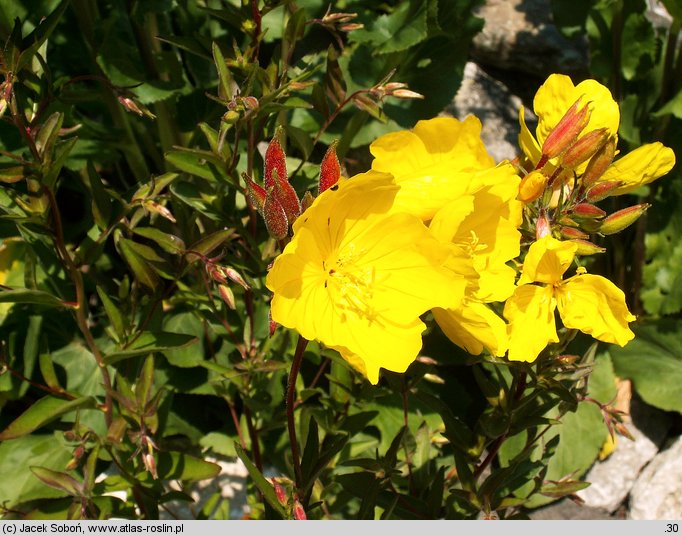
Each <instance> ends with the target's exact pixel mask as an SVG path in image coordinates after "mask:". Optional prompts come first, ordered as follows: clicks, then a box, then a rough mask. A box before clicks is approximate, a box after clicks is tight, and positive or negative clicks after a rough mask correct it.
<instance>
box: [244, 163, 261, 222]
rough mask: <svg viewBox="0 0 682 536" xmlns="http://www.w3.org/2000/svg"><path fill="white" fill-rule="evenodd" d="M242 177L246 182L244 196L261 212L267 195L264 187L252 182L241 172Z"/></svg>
mask: <svg viewBox="0 0 682 536" xmlns="http://www.w3.org/2000/svg"><path fill="white" fill-rule="evenodd" d="M242 178H243V179H244V182H245V183H246V196H247V197H248V199H249V202H250V203H251V205H253V207H254V208H255V209H256V210H257V211H258V212H260V213H261V214H262V213H263V206H264V205H265V197H266V195H267V193H266V192H265V188H263V187H262V186H259V185H258V184H256V183H255V182H253V181H252V180H251V179H250V178H249V177H248V175H247V174H246V173H243V174H242Z"/></svg>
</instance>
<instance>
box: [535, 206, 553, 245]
mask: <svg viewBox="0 0 682 536" xmlns="http://www.w3.org/2000/svg"><path fill="white" fill-rule="evenodd" d="M550 234H552V226H551V225H550V224H549V220H548V219H547V215H546V214H545V212H544V211H542V212H540V215H539V216H538V219H537V221H536V222H535V239H536V240H540V239H541V238H544V237H545V236H548V235H550Z"/></svg>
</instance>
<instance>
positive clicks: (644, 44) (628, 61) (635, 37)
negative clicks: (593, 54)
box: [621, 14, 658, 80]
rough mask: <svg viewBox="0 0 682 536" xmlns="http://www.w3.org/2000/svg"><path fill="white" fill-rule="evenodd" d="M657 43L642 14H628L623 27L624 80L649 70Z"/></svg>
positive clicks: (622, 68)
mask: <svg viewBox="0 0 682 536" xmlns="http://www.w3.org/2000/svg"><path fill="white" fill-rule="evenodd" d="M657 47H658V43H657V40H656V35H655V34H654V29H653V27H652V25H651V22H649V19H647V18H646V16H645V15H643V14H641V15H640V14H630V16H629V17H627V19H626V21H625V25H624V27H623V50H622V53H621V70H622V71H623V76H624V77H625V79H626V80H632V79H633V78H635V77H637V76H641V75H642V74H644V73H646V72H648V71H650V70H651V68H652V67H653V65H654V58H655V56H656V53H657Z"/></svg>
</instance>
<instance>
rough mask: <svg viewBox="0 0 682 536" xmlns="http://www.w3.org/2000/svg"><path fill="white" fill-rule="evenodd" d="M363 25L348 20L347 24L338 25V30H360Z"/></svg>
mask: <svg viewBox="0 0 682 536" xmlns="http://www.w3.org/2000/svg"><path fill="white" fill-rule="evenodd" d="M364 27H365V25H364V24H361V23H359V22H349V23H348V24H342V25H341V26H339V30H341V31H342V32H352V31H354V30H362V29H363V28H364Z"/></svg>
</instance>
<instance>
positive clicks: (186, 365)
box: [0, 0, 682, 519]
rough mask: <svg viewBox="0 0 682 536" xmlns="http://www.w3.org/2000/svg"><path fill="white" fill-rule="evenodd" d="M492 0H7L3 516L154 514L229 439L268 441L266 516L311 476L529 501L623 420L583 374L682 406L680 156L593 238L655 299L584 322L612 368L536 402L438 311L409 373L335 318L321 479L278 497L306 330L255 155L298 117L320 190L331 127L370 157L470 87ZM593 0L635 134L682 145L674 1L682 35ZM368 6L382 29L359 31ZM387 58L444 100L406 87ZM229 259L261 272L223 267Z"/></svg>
mask: <svg viewBox="0 0 682 536" xmlns="http://www.w3.org/2000/svg"><path fill="white" fill-rule="evenodd" d="M476 4H477V2H476V1H474V0H471V1H468V0H456V1H450V2H437V1H436V0H428V1H422V0H402V1H387V2H382V3H378V2H374V1H370V0H356V1H352V0H348V1H339V2H336V3H334V5H333V12H336V13H357V17H356V18H352V19H348V20H342V21H341V22H339V21H338V20H337V21H332V22H328V21H327V22H325V21H323V18H324V16H325V12H326V9H327V7H328V6H327V2H323V1H321V0H320V1H318V0H298V1H296V2H287V1H265V2H254V3H251V2H248V1H246V0H245V1H244V2H241V3H240V2H237V1H225V2H218V1H207V2H201V1H199V0H186V1H171V0H158V1H156V0H154V1H144V2H141V1H140V2H136V1H122V0H120V1H111V2H104V3H93V2H88V1H87V0H80V1H79V0H71V1H70V2H69V1H61V2H59V1H52V2H47V1H45V2H29V1H18V0H13V1H11V2H8V3H7V7H5V8H4V9H3V10H2V12H1V13H0V37H1V38H2V41H3V43H6V44H5V47H4V52H3V74H4V76H5V80H12V81H13V91H14V93H13V98H12V104H11V105H12V106H15V109H9V108H8V109H7V110H6V111H5V113H4V115H3V121H2V122H1V123H0V146H1V148H2V151H3V153H2V156H0V165H1V169H0V182H1V184H0V214H1V215H2V219H1V220H0V240H1V244H2V245H1V246H0V284H2V285H3V287H2V288H3V290H2V292H0V345H1V346H0V355H1V357H2V365H3V374H2V375H1V376H0V407H1V412H0V430H3V431H2V432H1V433H0V439H1V440H2V441H1V443H0V473H2V474H3V475H5V478H3V481H2V483H0V503H2V506H3V508H4V509H5V516H6V517H10V518H11V517H29V518H30V517H33V518H45V517H55V518H63V517H99V518H108V517H112V516H118V517H129V518H139V517H142V518H152V519H153V518H158V517H159V515H161V513H162V512H163V511H164V510H165V509H172V507H171V506H168V505H169V504H170V502H171V501H183V500H188V499H189V496H188V494H187V492H188V491H189V489H190V487H191V484H192V483H193V482H196V481H199V480H201V479H205V478H213V477H215V476H216V474H217V472H218V470H219V468H218V467H217V466H216V465H215V464H213V463H211V462H208V461H205V458H207V457H209V456H216V455H218V456H226V457H237V456H239V457H240V458H241V459H242V460H243V461H244V462H245V463H246V464H247V467H248V468H249V471H250V473H251V480H250V483H249V501H250V506H251V508H252V513H251V515H252V517H255V518H258V517H289V516H291V515H293V509H294V508H295V506H296V502H297V501H299V502H300V503H303V504H304V505H305V507H306V512H307V514H308V516H309V517H315V518H368V517H369V518H374V517H382V518H400V519H404V518H437V517H447V518H461V517H475V516H476V515H478V514H479V512H481V511H483V512H488V513H489V512H490V511H491V510H493V511H495V510H497V511H500V512H506V514H504V515H510V516H523V515H525V512H527V509H529V508H533V507H536V506H538V505H540V504H544V503H546V502H550V501H552V500H555V499H556V498H557V497H559V496H564V495H566V494H570V493H572V492H574V491H575V490H577V489H579V487H580V484H579V483H576V482H575V481H574V480H573V479H574V478H577V477H579V476H580V475H581V474H583V473H584V471H585V470H586V469H587V468H588V467H589V466H590V465H591V464H592V462H593V461H594V459H595V458H596V457H597V454H598V452H599V450H600V449H601V447H602V445H603V444H604V441H605V439H606V437H607V435H608V431H607V428H606V426H605V425H604V421H603V414H602V411H601V409H603V408H600V407H599V406H598V405H595V404H594V403H590V402H584V401H581V402H579V400H582V399H581V398H579V397H577V396H576V394H575V393H574V392H572V391H571V390H570V389H568V388H566V387H565V383H566V382H570V383H571V384H572V385H576V381H577V384H580V385H581V389H582V393H583V395H585V394H586V393H587V394H589V397H591V398H593V399H595V400H598V401H600V402H602V403H604V404H605V403H607V402H608V401H610V400H612V398H613V397H614V395H615V385H614V378H615V375H616V374H617V375H619V376H621V377H628V378H632V379H633V381H634V384H635V388H636V389H637V391H638V392H639V393H640V395H641V396H642V398H644V400H645V401H647V402H648V403H650V404H652V405H655V406H657V407H660V408H662V409H664V410H667V411H675V412H682V407H680V400H682V397H680V396H679V388H678V387H677V386H679V385H682V383H681V382H679V381H676V380H675V378H678V377H680V376H682V347H680V345H679V332H680V329H679V328H680V326H679V322H680V320H679V313H680V310H681V309H682V294H680V291H679V289H680V288H682V285H680V284H679V283H680V281H682V280H681V279H680V278H682V264H681V263H679V262H677V261H678V257H679V254H680V251H682V244H681V243H680V240H681V238H680V236H681V234H680V230H681V229H680V225H681V222H680V220H679V218H680V215H679V211H677V210H675V208H676V207H678V206H679V202H680V195H682V190H680V188H681V186H680V184H681V181H682V179H680V177H679V172H677V170H676V169H675V170H673V173H672V174H671V175H669V176H668V177H667V178H666V179H664V180H662V181H661V182H660V184H657V185H655V186H652V187H651V188H650V189H646V190H644V191H642V192H638V194H639V195H640V196H641V197H645V198H647V199H649V200H651V201H652V202H653V204H654V208H653V209H652V210H651V212H650V213H649V215H648V219H647V220H642V221H641V222H640V223H639V224H638V226H637V227H636V228H634V229H632V230H631V231H632V234H631V235H630V237H629V239H628V238H626V239H623V240H620V241H613V242H610V243H608V244H606V245H608V247H609V254H608V256H605V257H604V258H602V259H599V260H597V261H596V262H595V270H598V271H601V272H602V273H604V274H605V275H609V276H610V277H611V278H612V279H613V280H614V281H616V283H617V284H618V285H619V286H620V287H621V288H625V289H627V290H628V295H629V301H630V303H631V305H632V306H633V307H634V308H635V310H636V311H637V312H638V313H639V314H640V315H641V320H640V326H639V327H638V328H635V330H636V331H637V335H638V338H637V339H636V340H635V341H634V342H633V343H631V344H630V345H628V346H627V347H626V348H625V349H623V350H617V351H614V350H612V349H609V350H608V351H607V350H606V349H604V348H602V347H600V348H599V349H598V350H597V349H596V348H589V349H588V347H587V343H586V342H585V341H582V340H577V341H576V346H575V348H573V349H571V351H572V352H573V353H576V354H581V355H585V356H587V357H586V359H587V361H588V362H591V365H592V368H593V369H594V370H593V373H592V375H591V376H590V380H589V383H587V381H586V380H585V378H583V377H582V376H577V377H568V378H563V379H562V381H564V383H562V381H558V382H556V383H553V384H552V385H546V386H545V387H546V388H547V389H548V392H549V391H551V392H552V396H553V397H554V398H551V400H545V401H543V400H528V401H527V403H526V405H525V406H524V407H525V413H523V414H521V415H520V416H518V414H517V413H513V412H512V410H518V409H519V408H509V407H506V406H505V402H504V400H505V395H507V394H509V393H511V392H512V391H513V390H514V389H515V388H516V386H515V383H514V381H515V380H514V379H513V377H514V372H513V371H510V370H508V368H507V367H506V366H505V365H503V364H500V363H489V362H488V363H484V362H482V360H481V359H474V358H472V357H471V356H468V355H467V354H465V353H464V352H460V351H457V350H456V349H453V346H452V345H451V344H450V343H449V342H447V341H446V339H445V338H444V337H443V336H442V335H441V334H440V333H439V332H438V331H437V330H433V331H431V332H429V333H428V334H427V337H426V342H425V347H424V351H423V354H424V356H427V357H428V358H429V359H422V360H420V361H419V362H417V363H415V364H414V365H413V366H412V367H411V368H410V369H409V370H408V373H407V374H405V375H404V376H403V375H396V374H385V376H384V378H383V380H382V382H381V384H380V386H379V387H378V388H372V387H371V386H369V385H368V384H367V382H366V381H364V380H362V379H361V378H359V377H358V376H357V375H356V374H355V373H354V372H352V371H351V370H349V369H348V366H347V365H346V364H345V363H344V362H343V361H342V360H340V359H339V358H338V357H337V355H336V354H335V353H334V352H332V351H330V350H327V349H323V348H320V347H318V346H317V345H316V344H315V343H311V344H310V345H309V347H308V349H307V350H306V354H305V359H304V362H303V367H302V370H301V376H300V378H299V380H298V383H297V387H298V389H297V404H298V406H297V407H298V409H297V418H298V422H299V441H300V442H301V444H302V451H303V462H302V466H303V471H304V475H305V486H304V489H301V490H299V491H300V495H299V496H297V497H294V495H293V489H292V485H291V482H290V481H289V480H287V479H286V477H285V478H284V479H283V480H282V482H281V485H282V488H283V489H284V493H285V495H286V498H285V500H284V504H282V503H281V501H280V500H279V499H278V498H277V496H276V493H275V490H274V489H273V488H272V486H271V485H270V484H269V483H268V482H266V481H265V480H264V479H263V477H262V471H263V470H264V469H265V468H269V470H273V471H275V472H276V473H277V474H281V475H291V474H292V464H291V452H290V442H289V438H288V436H287V430H286V415H285V399H284V397H285V389H286V382H287V374H288V368H289V365H290V362H291V359H292V355H293V352H294V346H295V339H294V337H293V335H292V334H290V333H287V332H285V331H284V330H282V329H280V330H278V331H277V332H276V333H275V335H274V336H272V337H270V336H269V321H268V300H269V296H268V292H267V289H265V288H264V285H263V278H264V275H265V273H266V271H267V266H268V263H269V262H271V261H272V259H273V257H274V255H275V254H276V244H275V242H274V241H273V240H272V239H269V238H268V235H267V233H266V231H265V227H264V225H262V222H261V221H258V220H257V219H256V217H255V213H254V212H253V211H252V210H251V211H250V210H249V208H248V205H247V203H246V200H245V198H244V195H243V182H242V180H241V174H242V173H247V174H248V175H249V176H252V177H254V178H255V179H257V180H259V179H261V178H262V169H263V154H264V148H265V145H266V144H267V142H268V141H269V140H270V139H271V138H272V137H273V136H274V135H275V129H276V126H277V125H280V126H282V127H283V136H284V142H285V143H284V145H285V147H286V149H287V164H288V169H289V171H290V178H291V183H292V185H294V187H295V188H296V189H297V191H298V193H299V194H303V192H305V191H306V190H312V189H314V186H315V181H316V180H317V176H318V173H319V162H320V160H321V158H322V155H323V154H324V152H325V151H326V149H327V147H328V146H329V144H331V143H332V141H334V140H337V139H338V140H340V143H339V145H338V146H337V152H338V155H339V158H340V159H341V161H342V164H343V167H344V169H345V172H346V174H347V175H352V174H353V173H356V172H360V171H364V170H366V169H367V167H368V166H369V152H368V149H367V147H368V144H369V143H370V142H371V141H372V140H373V139H375V138H376V137H378V136H379V135H381V134H383V133H386V132H389V131H393V130H398V129H400V128H410V127H412V126H413V125H414V123H415V122H416V121H417V120H419V119H425V118H429V117H433V116H435V115H437V114H438V113H439V112H440V111H441V110H442V109H443V108H444V107H445V106H446V105H447V104H448V103H450V102H451V100H452V98H453V96H454V94H455V92H456V91H457V89H458V87H459V85H460V82H461V79H462V72H463V68H464V65H465V62H466V60H467V57H468V50H469V45H470V41H471V39H472V37H473V35H474V34H475V33H476V32H477V31H479V30H480V28H481V27H482V21H481V20H479V19H477V18H476V17H475V16H473V14H472V9H473V8H474V7H475V5H476ZM572 4H573V3H572ZM578 4H580V2H578ZM253 5H256V6H257V10H254V9H253ZM580 5H581V6H582V9H581V10H579V11H578V12H579V13H580V16H576V15H575V12H573V11H571V12H566V11H564V10H563V9H562V3H561V2H555V3H554V7H555V18H556V20H557V22H558V23H559V24H560V25H561V26H562V27H563V28H564V29H565V31H566V32H568V33H573V34H575V33H576V32H578V33H580V32H583V33H585V34H586V35H588V36H589V38H590V43H591V50H592V64H591V68H592V70H593V76H595V77H597V78H598V79H599V80H600V81H602V82H603V83H606V84H607V85H609V86H610V87H611V88H612V89H613V91H614V95H615V97H616V98H617V100H619V101H620V102H621V103H622V110H623V112H622V113H623V120H622V124H621V130H620V135H621V140H622V143H623V149H624V150H625V149H626V148H627V146H628V145H629V144H632V145H633V146H635V145H638V144H640V143H642V142H644V141H649V140H653V139H657V140H661V141H663V142H664V143H665V144H666V145H669V146H671V147H673V148H674V149H675V151H676V153H677V154H681V153H680V151H679V149H680V143H682V142H681V141H680V140H682V137H680V134H679V129H680V119H681V118H682V112H680V110H681V109H682V106H681V105H680V102H682V101H680V99H681V98H682V97H680V95H682V87H680V86H679V84H681V83H682V76H679V75H680V74H681V73H682V71H681V69H682V59H681V55H680V51H679V50H676V49H675V47H676V44H675V43H676V38H677V35H678V34H679V30H680V21H681V20H682V16H681V15H680V13H679V8H678V7H676V6H677V4H675V3H674V2H670V6H669V10H670V13H671V14H672V15H673V17H674V18H673V20H674V22H673V26H672V28H670V30H669V31H668V33H667V34H666V33H664V32H662V31H659V32H658V33H656V31H655V29H654V28H653V27H652V26H651V25H650V24H649V23H648V22H647V21H646V19H644V18H643V15H642V13H643V6H644V2H636V1H626V2H607V1H603V2H599V3H597V4H594V3H591V2H584V3H582V4H580ZM261 16H262V18H261ZM43 17H47V18H46V19H44V20H42V19H43ZM259 19H260V20H259ZM315 19H317V21H318V23H317V24H315V23H309V22H310V21H313V20H315ZM41 20H42V22H41ZM15 21H18V22H15ZM354 23H361V24H363V25H364V28H359V29H355V30H353V31H351V32H345V31H343V29H342V28H341V27H342V26H343V24H354ZM611 35H615V36H616V37H615V38H611V37H610V36H611ZM632 35H638V36H640V38H637V39H633V38H631V36H632ZM627 47H633V48H634V49H633V50H630V49H628V48H627ZM389 75H391V76H392V77H391V78H390V80H391V81H400V82H403V83H406V84H408V86H409V88H410V89H411V90H414V91H417V92H419V93H421V94H423V95H424V96H425V98H424V99H423V100H400V99H396V98H392V97H390V95H386V92H385V91H384V93H383V94H382V90H380V89H378V88H379V86H380V85H381V82H382V80H385V77H387V76H389ZM676 75H677V76H676ZM576 82H577V81H576ZM384 83H385V82H384ZM247 97H253V98H254V99H255V101H256V103H257V104H254V101H253V100H249V99H248V98H247ZM130 110H133V111H132V112H131V111H130ZM135 110H137V112H139V113H136V112H135ZM17 117H23V118H24V119H25V122H24V123H22V122H21V121H17V119H16V118H17ZM31 140H33V141H31ZM630 204H631V203H630ZM624 206H625V205H624ZM612 208H613V209H614V210H615V209H617V208H619V207H616V206H614V207H612ZM219 267H230V268H232V269H234V270H235V271H236V272H237V273H238V274H239V275H240V276H241V277H242V278H243V280H244V282H245V284H244V285H241V284H240V281H239V279H238V278H237V277H236V276H235V277H233V278H232V279H230V278H227V279H226V280H225V281H222V282H221V281H219V280H217V279H216V277H215V276H214V275H213V272H212V270H213V269H218V268H219ZM223 279H225V278H223ZM221 285H223V286H226V287H227V289H228V290H227V291H226V290H225V289H222V292H223V293H225V292H227V293H228V298H227V299H225V298H224V295H223V299H221V294H220V292H221V289H220V286H221ZM9 289H19V290H9ZM230 295H231V299H230V298H229V296H230ZM592 360H593V362H592ZM103 370H105V371H107V373H104V374H103V372H102V371H103ZM529 372H531V371H529ZM533 373H534V374H535V378H536V380H537V381H538V382H541V381H542V380H543V376H542V370H541V369H540V368H538V369H537V370H534V371H533ZM107 374H108V377H109V378H108V380H107V378H106V376H107ZM547 379H548V378H547ZM548 380H549V379H548ZM581 382H582V383H581ZM557 399H561V400H563V406H562V407H561V411H562V413H563V412H565V411H570V410H573V409H575V410H577V411H576V412H575V413H567V414H566V415H565V416H564V417H563V418H562V424H561V426H558V427H555V428H554V429H553V430H554V431H553V432H552V433H551V434H548V435H546V436H545V437H544V439H543V446H544V448H543V449H535V448H533V449H528V448H526V447H527V442H528V440H529V438H530V437H531V435H532V434H533V433H535V432H536V431H537V429H538V428H539V427H540V426H541V425H542V424H545V423H547V422H551V421H548V419H551V418H552V417H553V416H554V415H546V411H547V408H549V407H556V400H557ZM550 402H551V403H550ZM519 406H521V404H519ZM107 408H109V410H107ZM512 416H514V418H513V419H512ZM501 434H503V435H504V437H505V439H508V441H506V442H504V444H503V445H502V447H501V448H500V451H499V460H498V461H497V462H496V463H495V464H494V465H493V471H492V474H491V475H489V476H487V477H486V475H483V476H481V475H480V474H474V472H475V471H476V468H477V467H480V465H478V466H477V461H478V460H479V458H480V457H481V455H482V453H483V448H484V446H485V445H490V440H491V438H494V437H500V436H501ZM552 434H558V435H556V438H554V439H553V438H552ZM446 439H447V440H446ZM559 439H560V440H559ZM147 455H152V456H153V458H152V461H151V462H150V459H149V457H148V456H147ZM152 463H153V464H154V465H155V467H154V469H155V470H156V471H157V473H158V479H155V478H152V473H153V471H152V470H150V469H151V466H150V464H152ZM567 476H568V477H569V478H568V479H566V477H567ZM479 477H480V480H479ZM171 482H173V485H171ZM117 491H118V492H121V491H123V492H125V499H121V498H117V497H115V496H112V495H111V493H112V492H117ZM538 491H542V492H543V493H542V494H539V493H537V492H538ZM195 515H196V516H197V517H199V518H225V517H228V516H229V515H230V509H229V501H228V500H227V499H225V498H223V497H221V496H220V495H219V494H214V495H213V496H211V497H210V499H209V500H208V501H207V502H205V503H203V504H201V505H198V506H197V507H196V508H195Z"/></svg>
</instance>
